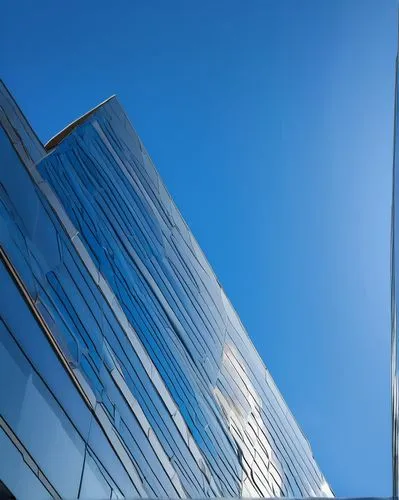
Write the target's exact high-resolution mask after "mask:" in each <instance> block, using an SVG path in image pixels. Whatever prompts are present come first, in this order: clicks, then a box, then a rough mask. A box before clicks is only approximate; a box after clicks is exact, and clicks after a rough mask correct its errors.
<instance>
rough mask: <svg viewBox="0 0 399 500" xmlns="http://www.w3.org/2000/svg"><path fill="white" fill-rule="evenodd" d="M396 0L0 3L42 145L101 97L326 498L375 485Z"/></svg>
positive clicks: (6, 63)
mask: <svg viewBox="0 0 399 500" xmlns="http://www.w3.org/2000/svg"><path fill="white" fill-rule="evenodd" d="M395 10H396V2H395V0H373V1H371V0H342V1H340V0H324V1H322V2H320V0H314V1H310V0H301V1H296V0H292V1H288V0H286V1H278V0H276V1H271V0H262V1H261V0H259V1H258V0H250V1H235V0H217V1H211V0H208V1H202V2H186V1H183V0H181V1H174V0H169V1H168V2H162V1H146V0H142V1H133V0H132V1H120V2H101V1H96V2H91V1H85V2H76V1H71V2H50V1H48V2H42V1H35V2H25V3H23V2H12V1H9V2H7V6H6V8H5V7H4V6H3V8H2V12H3V14H4V13H5V12H6V15H5V16H4V15H3V17H2V19H1V21H0V46H1V47H2V50H1V51H0V68H1V71H2V74H1V77H2V78H3V79H4V81H5V83H6V84H7V85H8V86H9V88H10V90H11V91H12V92H13V93H14V95H15V97H16V99H17V101H18V102H19V104H20V106H21V107H22V109H23V111H24V112H25V113H26V115H27V117H28V119H29V120H30V121H31V123H32V125H33V127H34V128H35V129H36V131H37V132H38V134H39V136H40V138H41V139H42V140H44V141H45V140H47V139H49V138H50V137H51V136H52V135H54V134H55V133H56V132H57V131H58V130H60V129H61V128H63V127H64V126H65V125H66V124H67V123H68V122H70V121H72V120H73V119H74V118H76V117H77V116H78V115H80V114H82V113H83V112H85V111H87V110H88V109H89V108H90V107H92V106H94V105H96V104H98V103H99V102H100V101H101V100H103V99H104V98H106V97H108V96H109V95H111V94H114V93H117V94H118V95H119V98H120V100H121V102H122V104H123V105H124V106H125V108H126V109H127V112H128V114H129V115H130V117H131V120H132V122H133V124H134V125H135V128H136V129H137V131H138V133H139V134H140V136H141V137H142V139H143V141H144V143H145V144H146V147H147V149H148V150H149V152H150V154H151V156H152V158H153V160H154V162H155V163H156V165H157V167H158V170H159V171H160V173H161V175H162V177H163V178H164V180H165V182H166V185H167V186H168V188H169V190H170V192H171V194H172V195H173V196H174V198H175V200H176V202H177V204H178V206H179V208H180V210H181V211H182V213H183V215H184V217H185V218H186V220H187V222H188V224H189V225H190V227H191V229H192V230H193V232H194V234H195V235H196V237H197V239H198V241H199V243H200V244H201V246H202V247H203V249H204V251H205V253H206V254H207V256H208V258H209V261H210V262H211V264H212V265H213V267H214V269H215V271H216V274H217V275H218V277H219V278H220V281H221V283H222V284H223V285H224V288H225V289H226V291H227V294H228V295H229V297H230V298H231V300H232V302H233V304H234V306H235V308H236V309H237V311H238V312H239V314H240V316H241V319H242V321H243V323H244V324H245V325H246V327H247V329H248V331H249V333H250V335H251V337H252V339H253V341H254V343H255V345H256V346H257V348H258V350H259V352H260V354H261V355H262V357H263V359H264V360H265V362H266V364H267V366H268V367H269V369H270V371H271V373H272V375H273V376H274V378H275V381H276V383H277V385H278V386H279V388H280V390H281V392H282V393H283V395H284V397H285V399H286V400H287V402H288V404H289V406H290V408H291V409H292V411H293V413H294V415H295V416H296V418H297V420H298V422H299V423H300V425H301V427H302V428H303V430H304V432H305V434H306V435H307V437H308V439H309V441H310V443H311V445H312V448H313V451H314V454H315V457H316V459H317V461H318V463H319V465H320V467H321V469H322V470H323V472H324V474H325V475H326V477H327V479H328V481H329V482H330V484H331V486H332V487H333V489H334V490H335V493H336V494H337V495H340V496H362V495H363V496H373V495H381V496H388V495H389V494H390V486H391V485H390V478H391V466H390V399H389V395H390V386H389V384H390V381H389V346H390V344H389V342H390V326H389V321H390V319H389V292H390V290H389V232H390V212H389V211H390V197H391V168H392V136H393V131H392V124H393V85H394V60H395V52H396V17H395V16H396V13H395Z"/></svg>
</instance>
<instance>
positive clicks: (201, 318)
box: [0, 84, 332, 499]
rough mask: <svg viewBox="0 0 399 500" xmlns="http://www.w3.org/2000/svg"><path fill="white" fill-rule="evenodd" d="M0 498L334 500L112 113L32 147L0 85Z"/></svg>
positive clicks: (98, 112) (151, 172)
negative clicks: (327, 499) (312, 499)
mask: <svg viewBox="0 0 399 500" xmlns="http://www.w3.org/2000/svg"><path fill="white" fill-rule="evenodd" d="M0 123H1V128H0V154H1V162H0V245H1V248H0V257H1V260H0V481H1V483H0V484H2V485H3V487H4V488H8V490H9V491H10V492H11V493H12V494H13V495H14V496H15V497H16V498H29V499H34V498H48V497H49V498H54V497H62V498H125V497H126V498H137V497H152V498H154V497H174V498H177V497H183V498H184V497H188V498H193V497H194V498H199V497H220V496H225V497H238V496H245V497H259V496H263V497H270V496H289V497H303V496H305V497H308V496H332V492H331V490H330V488H329V486H328V484H327V482H326V480H325V479H324V477H323V475H322V473H321V472H320V470H319V468H318V466H317V464H316V462H315V460H314V458H313V455H312V451H311V449H310V446H309V443H308V441H307V440H306V438H305V436H304V435H303V433H302V431H301V430H300V429H299V427H298V425H297V423H296V422H295V420H294V418H293V416H292V414H291V413H290V411H289V409H288V407H287V405H286V403H285V402H284V400H283V399H282V397H281V395H280V393H279V392H278V389H277V388H276V386H275V384H274V382H273V380H272V378H271V376H270V374H269V372H268V370H267V368H266V367H265V365H264V364H263V362H262V360H261V359H260V357H259V355H258V354H257V352H256V350H255V348H254V346H253V344H252V343H251V341H250V338H249V336H248V334H247V332H246V331H245V329H244V327H243V325H242V324H241V322H240V319H239V318H238V316H237V314H236V313H235V311H234V308H233V307H232V305H231V304H230V302H229V300H228V298H227V296H226V295H225V292H224V291H223V289H222V288H221V286H220V284H219V282H218V280H217V278H216V276H215V275H214V273H213V271H212V269H211V267H210V266H209V263H208V262H207V260H206V258H205V256H204V254H203V253H202V251H201V249H200V248H199V246H198V244H197V242H196V240H195V239H194V237H193V235H192V233H191V232H190V230H189V228H188V227H187V225H186V223H185V222H184V220H183V218H182V216H181V214H180V212H179V211H178V209H177V208H176V205H175V204H174V202H173V200H172V199H171V197H170V195H169V194H168V192H167V190H166V188H165V186H164V184H163V182H162V180H161V179H160V177H159V175H158V172H157V170H156V169H155V167H154V165H153V163H152V161H151V159H150V157H149V155H148V153H147V151H146V150H145V148H144V146H143V144H142V142H141V141H140V139H139V137H138V135H137V134H136V132H135V131H134V129H133V128H132V126H131V124H130V122H129V120H128V118H127V116H126V115H125V113H124V111H123V109H122V108H121V106H120V104H119V103H118V101H117V99H116V98H115V97H112V98H110V99H108V100H107V101H105V102H104V103H102V104H101V105H100V106H98V107H97V108H95V109H94V110H92V111H90V112H89V113H87V114H86V115H84V116H83V117H81V118H80V119H78V120H77V121H76V122H74V123H73V124H71V125H70V126H69V127H67V128H66V129H64V130H63V131H62V132H60V134H58V135H57V136H56V137H54V138H53V139H52V140H51V141H50V142H49V143H48V144H47V145H46V146H43V145H42V143H41V142H40V141H39V140H38V138H37V137H36V135H35V133H34V132H33V131H32V129H31V127H30V126H29V124H28V123H27V121H26V119H25V118H24V116H23V115H22V113H21V111H20V110H19V108H18V106H17V105H16V103H15V101H14V100H13V98H12V97H11V95H10V94H9V92H8V91H7V89H6V88H5V86H4V85H2V84H1V85H0Z"/></svg>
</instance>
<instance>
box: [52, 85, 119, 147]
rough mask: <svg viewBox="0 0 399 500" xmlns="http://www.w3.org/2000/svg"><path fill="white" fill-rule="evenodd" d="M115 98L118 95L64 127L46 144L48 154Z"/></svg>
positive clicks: (112, 96)
mask: <svg viewBox="0 0 399 500" xmlns="http://www.w3.org/2000/svg"><path fill="white" fill-rule="evenodd" d="M115 98H116V94H113V95H111V96H110V97H108V98H107V99H105V101H102V102H100V104H97V106H95V107H94V108H92V109H90V110H89V111H87V112H86V113H84V114H83V115H81V116H79V118H76V120H74V121H73V122H71V123H70V124H69V125H67V126H66V127H64V128H63V129H62V130H61V131H60V132H58V133H57V134H55V135H54V136H53V137H52V138H51V139H50V140H49V141H47V142H46V144H45V145H44V149H45V150H46V151H47V152H50V151H51V150H52V149H54V148H55V147H56V146H58V145H59V144H60V143H61V142H62V141H63V140H64V139H65V138H66V137H67V136H68V135H69V134H71V133H72V131H73V130H74V129H75V128H76V127H78V126H79V125H80V124H82V123H83V122H84V121H86V120H87V119H88V118H89V117H90V116H91V115H92V114H93V113H95V112H96V111H97V110H98V109H99V108H101V107H102V106H104V105H105V104H107V102H109V101H110V100H111V99H115Z"/></svg>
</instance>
